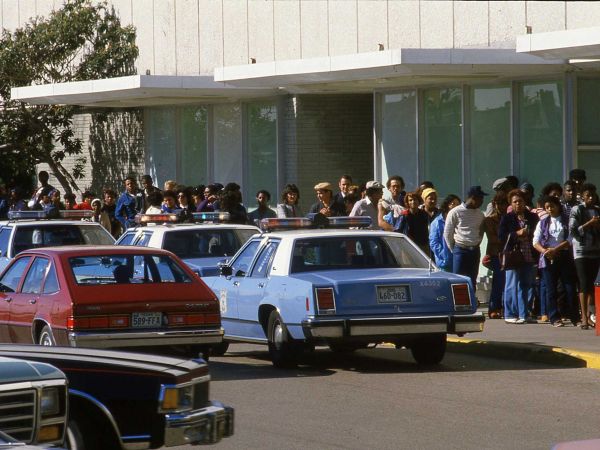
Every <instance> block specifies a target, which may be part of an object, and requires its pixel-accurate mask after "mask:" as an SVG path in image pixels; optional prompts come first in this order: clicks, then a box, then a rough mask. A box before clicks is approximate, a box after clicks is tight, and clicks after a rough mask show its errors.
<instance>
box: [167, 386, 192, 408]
mask: <svg viewBox="0 0 600 450" xmlns="http://www.w3.org/2000/svg"><path fill="white" fill-rule="evenodd" d="M193 404H194V390H193V387H192V386H184V387H165V388H163V395H162V401H161V410H162V411H189V410H191V409H192V407H193Z"/></svg>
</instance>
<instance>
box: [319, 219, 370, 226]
mask: <svg viewBox="0 0 600 450" xmlns="http://www.w3.org/2000/svg"><path fill="white" fill-rule="evenodd" d="M370 226H371V218H370V217H368V216H352V217H345V216H342V217H330V218H329V227H330V228H367V227H370Z"/></svg>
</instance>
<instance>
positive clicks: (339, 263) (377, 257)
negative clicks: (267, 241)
mask: <svg viewBox="0 0 600 450" xmlns="http://www.w3.org/2000/svg"><path fill="white" fill-rule="evenodd" d="M392 267H403V268H427V267H428V260H427V258H425V257H424V256H423V255H422V254H420V253H419V252H418V250H417V249H416V248H415V247H414V245H413V244H411V243H410V242H408V241H407V240H406V239H404V238H402V237H400V236H399V237H398V238H395V237H390V238H388V237H385V238H384V237H376V236H365V237H362V236H360V237H359V236H357V237H354V236H349V237H327V238H312V239H300V240H297V241H296V243H295V245H294V253H293V257H292V262H291V270H290V271H291V272H292V273H298V272H308V271H311V272H313V271H319V270H333V269H372V268H392Z"/></svg>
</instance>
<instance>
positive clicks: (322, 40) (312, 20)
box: [300, 0, 329, 58]
mask: <svg viewBox="0 0 600 450" xmlns="http://www.w3.org/2000/svg"><path fill="white" fill-rule="evenodd" d="M327 10H328V7H327V0H302V1H301V2H300V22H301V30H300V38H301V45H302V57H303V58H315V57H319V56H327V55H328V54H329V25H328V24H329V22H328V17H327Z"/></svg>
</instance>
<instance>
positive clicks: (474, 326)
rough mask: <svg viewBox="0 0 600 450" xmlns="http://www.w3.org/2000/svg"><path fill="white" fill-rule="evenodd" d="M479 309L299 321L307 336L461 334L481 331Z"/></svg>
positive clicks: (383, 336) (331, 337)
mask: <svg viewBox="0 0 600 450" xmlns="http://www.w3.org/2000/svg"><path fill="white" fill-rule="evenodd" d="M484 321H485V318H484V317H483V314H482V313H475V314H469V315H455V316H426V317H389V318H387V317H361V318H331V319H328V318H320V317H319V318H310V319H306V320H303V321H302V329H303V331H304V335H305V336H306V337H307V338H309V339H310V338H315V339H339V338H345V337H348V338H355V337H356V338H359V337H381V338H393V337H394V336H406V335H414V334H429V333H449V334H463V333H474V332H479V331H483V323H484Z"/></svg>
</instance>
